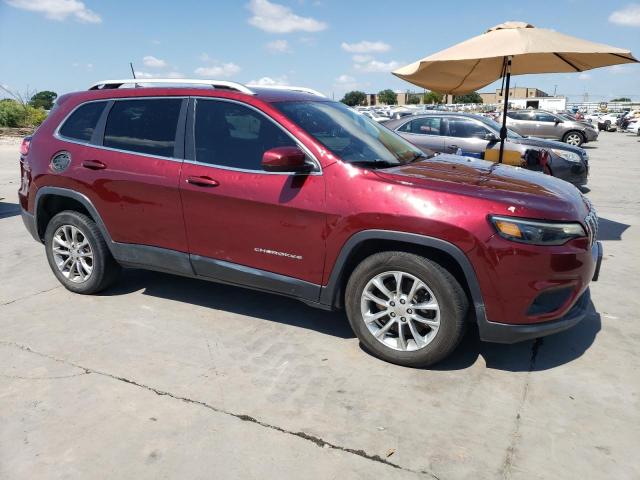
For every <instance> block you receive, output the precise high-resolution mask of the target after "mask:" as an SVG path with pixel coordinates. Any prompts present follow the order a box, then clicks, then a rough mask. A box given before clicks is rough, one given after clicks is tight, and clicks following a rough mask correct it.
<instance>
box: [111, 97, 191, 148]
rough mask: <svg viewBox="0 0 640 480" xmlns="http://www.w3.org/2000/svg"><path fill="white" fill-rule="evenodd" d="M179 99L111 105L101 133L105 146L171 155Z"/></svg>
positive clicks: (127, 101)
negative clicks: (102, 133)
mask: <svg viewBox="0 0 640 480" xmlns="http://www.w3.org/2000/svg"><path fill="white" fill-rule="evenodd" d="M181 104H182V99H180V98H167V99H152V100H122V101H117V102H115V103H114V104H113V107H112V108H111V111H110V112H109V118H107V125H106V127H105V131H104V142H103V145H104V146H105V147H111V148H118V149H120V150H129V151H131V152H139V153H148V154H150V155H159V156H161V157H171V156H173V147H174V146H175V138H176V129H177V126H178V116H179V115H180V106H181Z"/></svg>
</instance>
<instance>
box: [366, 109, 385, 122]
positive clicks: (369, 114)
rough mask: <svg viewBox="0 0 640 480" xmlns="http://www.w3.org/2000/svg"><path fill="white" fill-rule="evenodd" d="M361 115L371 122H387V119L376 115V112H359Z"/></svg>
mask: <svg viewBox="0 0 640 480" xmlns="http://www.w3.org/2000/svg"><path fill="white" fill-rule="evenodd" d="M360 113H361V114H362V115H365V116H367V117H369V118H370V119H371V120H373V121H376V122H386V121H387V120H389V117H383V116H381V115H378V114H377V113H376V112H372V111H364V112H360Z"/></svg>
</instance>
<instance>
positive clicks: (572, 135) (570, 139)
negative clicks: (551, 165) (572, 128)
mask: <svg viewBox="0 0 640 480" xmlns="http://www.w3.org/2000/svg"><path fill="white" fill-rule="evenodd" d="M562 141H563V142H564V143H568V144H569V145H573V146H575V147H579V146H580V145H582V144H583V143H584V136H583V135H582V134H581V133H580V132H568V133H567V134H566V135H565V136H564V138H563V139H562Z"/></svg>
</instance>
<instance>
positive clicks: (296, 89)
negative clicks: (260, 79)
mask: <svg viewBox="0 0 640 480" xmlns="http://www.w3.org/2000/svg"><path fill="white" fill-rule="evenodd" d="M247 87H254V88H271V89H273V90H289V91H291V92H303V93H309V94H311V95H316V96H318V97H325V95H324V94H322V93H320V92H319V91H317V90H314V89H312V88H307V87H293V86H290V85H247Z"/></svg>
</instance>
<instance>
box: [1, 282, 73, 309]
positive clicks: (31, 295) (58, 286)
mask: <svg viewBox="0 0 640 480" xmlns="http://www.w3.org/2000/svg"><path fill="white" fill-rule="evenodd" d="M57 288H62V285H57V286H55V287H51V288H48V289H46V290H40V291H39V292H34V293H30V294H29V295H25V296H24V297H18V298H14V299H13V300H9V301H7V302H3V303H0V307H4V306H5V305H11V304H12V303H16V302H21V301H22V300H26V299H28V298H32V297H35V296H37V295H40V294H41V293H47V292H50V291H51V290H56V289H57Z"/></svg>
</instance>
